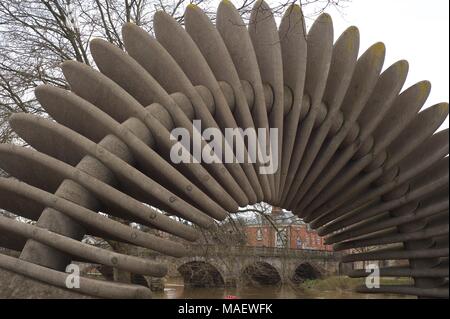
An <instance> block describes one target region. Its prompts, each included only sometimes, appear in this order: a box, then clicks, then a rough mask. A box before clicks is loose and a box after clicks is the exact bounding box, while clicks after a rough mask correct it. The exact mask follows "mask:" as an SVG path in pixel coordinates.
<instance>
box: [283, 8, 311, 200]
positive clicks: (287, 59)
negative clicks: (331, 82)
mask: <svg viewBox="0 0 450 319" xmlns="http://www.w3.org/2000/svg"><path fill="white" fill-rule="evenodd" d="M278 36H279V38H280V45H281V54H282V62H283V81H284V85H285V88H284V89H285V90H286V89H288V90H291V91H292V95H293V98H292V106H291V109H290V110H289V112H288V113H287V114H286V113H285V117H284V127H283V149H282V153H283V155H282V157H281V162H280V163H279V165H280V185H279V191H278V197H277V201H281V199H282V198H281V197H282V196H281V194H283V192H284V184H285V181H286V176H287V175H288V171H289V165H290V161H291V156H292V151H293V148H294V143H295V137H296V136H297V128H298V123H299V120H300V114H301V111H302V108H304V107H305V106H304V105H302V102H303V91H304V87H305V75H306V59H307V50H308V48H307V46H308V45H307V43H306V30H305V20H304V17H303V12H302V10H301V8H300V6H299V5H295V4H294V5H291V6H290V7H289V8H288V9H287V11H286V13H285V14H284V16H283V18H282V20H281V24H280V28H279V31H278ZM286 87H287V88H286Z"/></svg>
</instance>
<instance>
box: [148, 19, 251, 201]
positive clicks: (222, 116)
mask: <svg viewBox="0 0 450 319" xmlns="http://www.w3.org/2000/svg"><path fill="white" fill-rule="evenodd" d="M154 28H155V34H156V38H157V40H158V42H160V43H161V44H162V45H163V46H164V48H165V49H166V50H167V51H168V52H169V53H170V55H171V56H172V57H173V58H174V59H175V61H176V62H177V63H178V64H179V66H180V67H181V68H182V69H183V71H184V73H185V74H186V75H187V76H188V77H189V79H190V80H191V82H192V83H193V84H194V85H204V86H205V87H206V88H208V89H209V91H210V92H211V94H212V95H213V97H214V102H215V109H216V112H215V118H216V120H217V123H218V124H219V127H220V128H221V129H222V132H224V130H225V128H232V129H233V128H236V127H237V124H236V121H235V119H234V117H233V114H232V113H231V110H230V107H229V105H228V103H227V101H226V99H225V96H224V94H223V92H222V90H221V88H220V86H219V83H218V82H217V80H216V78H215V77H214V74H213V73H212V71H211V69H210V67H209V65H208V63H207V62H206V60H205V59H204V57H203V56H202V53H201V52H200V50H199V49H198V47H197V46H196V44H195V42H194V41H193V40H192V39H191V37H190V36H189V34H188V33H187V32H186V30H184V29H183V28H182V27H181V26H180V25H179V24H178V23H177V22H176V21H175V19H174V18H172V17H171V16H169V15H168V14H167V13H164V12H157V13H156V14H155V16H154ZM236 139H238V140H240V141H241V142H243V138H242V135H240V134H238V135H236ZM223 146H224V150H225V153H226V152H228V153H229V154H234V152H233V151H232V148H231V145H230V141H226V142H225V143H224V145H223ZM209 166H210V167H214V166H217V165H209ZM221 166H222V165H221ZM226 168H227V169H228V170H229V172H230V174H231V175H232V176H233V178H234V180H235V181H236V182H237V181H239V184H236V187H237V188H238V189H239V188H241V189H242V191H243V193H244V194H245V195H246V196H247V198H248V202H247V203H244V202H242V201H241V202H240V203H239V204H240V205H241V206H245V205H246V204H248V203H255V202H256V194H255V192H254V190H253V189H252V187H251V184H250V182H249V180H248V177H247V176H252V174H251V170H253V165H251V164H242V166H241V165H239V164H238V163H227V165H226ZM244 170H246V171H247V172H248V174H247V173H246V172H245V171H244ZM253 177H254V178H256V176H253Z"/></svg>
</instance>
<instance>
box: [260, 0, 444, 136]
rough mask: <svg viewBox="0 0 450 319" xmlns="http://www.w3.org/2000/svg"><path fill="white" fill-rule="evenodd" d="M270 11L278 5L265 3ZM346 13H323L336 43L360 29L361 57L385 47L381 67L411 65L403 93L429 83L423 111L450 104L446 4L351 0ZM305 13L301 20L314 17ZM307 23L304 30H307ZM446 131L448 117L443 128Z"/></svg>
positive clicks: (438, 1)
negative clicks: (347, 32) (329, 20)
mask: <svg viewBox="0 0 450 319" xmlns="http://www.w3.org/2000/svg"><path fill="white" fill-rule="evenodd" d="M266 1H267V3H268V4H269V5H271V6H274V5H276V4H277V3H279V2H280V1H279V0H266ZM344 6H345V8H343V9H340V10H339V11H338V10H336V9H332V8H330V9H329V10H328V9H327V11H326V12H327V13H329V14H330V15H331V16H332V18H333V23H334V30H335V35H334V37H335V40H336V39H337V38H338V37H339V36H340V34H341V33H342V32H343V31H344V30H345V29H346V28H348V27H349V26H351V25H355V26H357V27H358V28H359V31H360V35H361V46H360V54H362V53H363V52H364V51H365V50H366V49H367V48H369V47H370V46H371V45H372V44H374V43H375V42H378V41H381V42H383V43H384V44H385V45H386V59H385V63H384V68H385V69H386V68H387V67H388V66H390V65H391V64H393V63H395V62H396V61H398V60H402V59H405V60H407V61H408V62H409V74H408V79H407V81H406V83H405V86H404V89H406V88H408V87H409V86H411V85H413V84H414V83H416V82H419V81H422V80H429V81H430V82H431V83H432V89H431V94H430V97H429V98H428V100H427V102H426V103H425V107H429V106H432V105H434V104H437V103H440V102H448V101H449V93H448V92H449V70H448V69H449V1H448V0H426V1H423V0H351V1H350V2H346V3H345V4H344ZM312 9H313V8H312V7H308V6H307V7H306V8H305V15H308V13H309V12H312ZM311 22H312V21H311V20H309V19H308V20H307V21H306V23H307V25H308V26H309V25H311ZM448 126H449V122H448V118H447V119H446V121H445V122H444V124H443V125H442V127H441V129H442V128H444V127H445V128H447V127H448Z"/></svg>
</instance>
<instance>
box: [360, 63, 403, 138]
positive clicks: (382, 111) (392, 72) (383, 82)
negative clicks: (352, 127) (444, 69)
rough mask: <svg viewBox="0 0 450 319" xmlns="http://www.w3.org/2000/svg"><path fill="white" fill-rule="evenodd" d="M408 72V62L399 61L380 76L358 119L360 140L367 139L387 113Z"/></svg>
mask: <svg viewBox="0 0 450 319" xmlns="http://www.w3.org/2000/svg"><path fill="white" fill-rule="evenodd" d="M408 70H409V64H408V62H407V61H406V60H400V61H398V62H396V63H394V64H392V65H391V66H390V67H389V68H387V69H386V70H385V71H384V72H383V73H382V74H381V75H380V78H379V79H378V82H377V85H376V86H375V89H374V90H373V93H372V96H371V97H370V99H369V101H368V102H367V104H366V106H365V107H364V111H363V112H361V114H360V115H359V117H358V123H359V124H360V127H361V131H360V133H359V138H360V139H361V140H365V139H367V138H368V137H369V136H370V135H371V134H372V133H373V131H374V130H375V128H376V127H377V126H378V125H379V124H380V122H381V121H382V120H383V118H384V116H385V115H386V113H387V112H389V109H390V108H391V107H392V105H393V104H394V101H395V99H396V98H397V96H398V95H399V94H400V91H401V89H402V87H403V85H404V83H405V81H406V77H407V75H408Z"/></svg>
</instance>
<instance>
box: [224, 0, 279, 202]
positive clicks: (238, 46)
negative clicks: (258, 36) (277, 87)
mask: <svg viewBox="0 0 450 319" xmlns="http://www.w3.org/2000/svg"><path fill="white" fill-rule="evenodd" d="M216 28H217V30H218V31H219V33H220V35H221V37H222V40H223V42H224V43H225V46H226V47H227V50H228V53H229V54H230V56H231V59H232V60H233V63H234V66H235V68H236V71H237V73H238V76H239V78H240V79H241V81H246V82H248V83H249V84H250V85H251V87H252V88H253V101H254V102H253V106H252V105H250V107H251V109H252V116H253V119H254V124H255V127H256V128H258V129H260V130H261V132H260V134H264V132H265V133H266V134H265V140H266V149H262V152H265V154H270V140H269V137H268V134H269V120H268V116H267V107H266V98H265V94H264V87H263V84H262V80H261V74H260V71H259V67H258V61H257V58H256V54H255V50H254V48H253V44H252V41H251V39H250V35H249V33H248V31H247V27H246V25H245V23H244V21H243V20H242V18H241V16H240V14H239V12H238V11H237V9H236V8H235V6H234V5H233V4H232V3H231V2H230V1H226V0H224V1H221V2H220V4H219V7H218V9H217V16H216ZM263 137H264V136H263ZM267 179H268V182H269V186H270V193H269V192H268V189H267V188H263V191H264V199H265V201H267V202H270V201H271V199H272V198H273V193H274V191H275V189H274V187H275V186H274V176H273V175H272V174H268V175H267Z"/></svg>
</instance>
